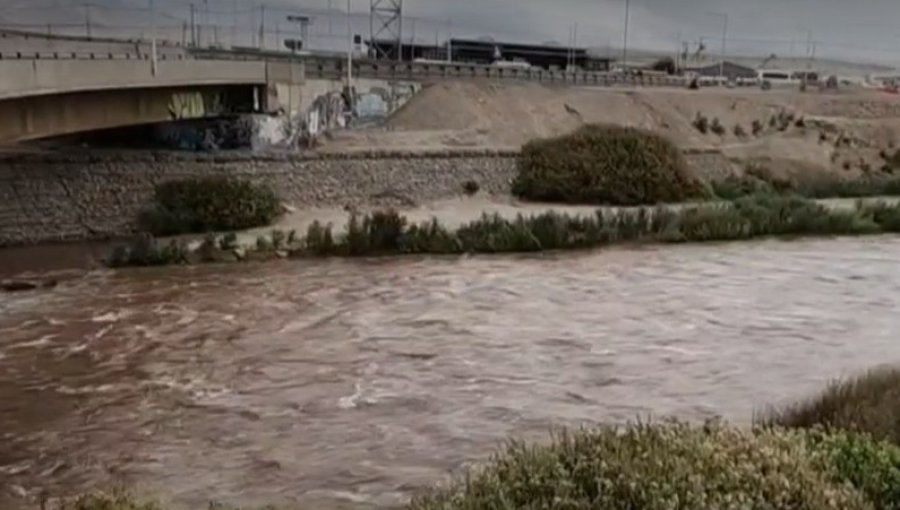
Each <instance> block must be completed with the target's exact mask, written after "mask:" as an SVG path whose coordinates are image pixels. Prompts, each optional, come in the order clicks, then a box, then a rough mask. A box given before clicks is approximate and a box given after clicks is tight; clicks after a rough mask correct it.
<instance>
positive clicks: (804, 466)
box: [410, 424, 871, 510]
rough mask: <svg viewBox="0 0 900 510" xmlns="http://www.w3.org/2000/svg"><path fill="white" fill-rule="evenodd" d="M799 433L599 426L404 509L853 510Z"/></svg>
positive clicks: (848, 493)
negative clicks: (752, 509)
mask: <svg viewBox="0 0 900 510" xmlns="http://www.w3.org/2000/svg"><path fill="white" fill-rule="evenodd" d="M810 451H811V449H810V446H809V445H808V444H807V441H806V435H805V434H804V433H795V432H782V431H773V430H763V431H756V432H750V431H742V430H738V429H733V428H728V427H722V426H718V425H711V426H706V427H699V428H695V427H689V426H686V425H679V424H675V425H661V426H634V427H628V428H626V429H615V428H611V427H601V428H599V429H597V430H595V431H584V432H578V433H574V434H567V435H562V436H561V437H559V438H557V439H556V440H555V441H554V442H553V443H552V444H550V445H547V446H529V445H525V444H522V443H514V444H512V445H511V446H510V447H509V448H508V449H506V450H505V451H503V452H502V453H500V454H499V455H497V456H496V457H495V458H494V459H493V460H492V461H490V462H489V463H488V464H487V465H486V466H484V467H483V468H479V469H476V470H474V471H472V472H471V473H470V474H469V475H468V476H467V478H466V479H465V480H464V481H462V482H460V483H457V484H454V485H452V486H450V487H448V488H444V489H439V490H436V491H434V492H432V493H431V494H428V495H425V496H424V497H421V498H419V499H416V500H414V501H413V502H412V504H411V505H410V506H411V508H412V509H413V510H457V509H458V510H463V509H473V510H474V509H479V510H494V509H496V510H501V509H502V510H506V509H511V508H521V509H526V508H527V509H538V508H540V509H547V510H556V509H558V510H563V509H566V510H569V509H592V510H608V509H609V510H613V509H615V510H663V509H666V510H668V509H673V508H677V509H682V510H708V509H713V508H715V509H744V508H771V509H787V508H790V509H795V510H801V509H809V510H813V509H816V510H823V509H843V510H850V509H863V508H871V506H869V503H868V502H867V501H866V498H865V497H864V495H863V494H862V493H861V492H860V491H858V490H856V489H854V487H853V486H852V485H850V484H848V483H845V482H844V481H843V480H841V479H840V477H838V476H833V475H832V471H831V470H830V468H828V467H827V466H826V468H825V469H823V468H822V466H823V463H822V462H820V461H819V460H818V458H817V457H814V456H812V455H810Z"/></svg>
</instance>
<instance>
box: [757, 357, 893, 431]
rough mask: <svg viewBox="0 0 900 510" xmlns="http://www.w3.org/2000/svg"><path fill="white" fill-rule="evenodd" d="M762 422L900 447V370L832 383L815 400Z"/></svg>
mask: <svg viewBox="0 0 900 510" xmlns="http://www.w3.org/2000/svg"><path fill="white" fill-rule="evenodd" d="M759 421H760V422H762V423H763V424H767V425H779V426H784V427H799V428H813V427H820V428H825V429H840V430H850V431H855V432H862V433H865V434H869V435H871V436H872V437H874V438H875V439H881V440H889V441H891V442H893V443H895V444H898V445H900V369H896V368H885V369H880V370H874V371H871V372H868V373H866V374H864V375H861V376H859V377H856V378H853V379H848V380H845V381H840V382H835V383H832V384H831V385H829V386H828V388H827V389H826V390H825V391H824V392H823V393H822V394H820V395H818V396H816V397H815V398H813V399H810V400H808V401H805V402H801V403H799V404H796V405H793V406H789V407H786V408H784V409H780V410H775V411H771V412H769V413H768V414H767V415H765V416H763V417H761V419H760V420H759Z"/></svg>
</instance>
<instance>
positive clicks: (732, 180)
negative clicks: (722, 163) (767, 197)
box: [710, 175, 774, 200]
mask: <svg viewBox="0 0 900 510" xmlns="http://www.w3.org/2000/svg"><path fill="white" fill-rule="evenodd" d="M710 187H711V188H712V192H713V194H714V195H715V196H716V197H718V198H721V199H723V200H734V199H737V198H741V197H746V196H748V195H755V194H758V193H772V192H774V190H773V189H772V186H771V185H770V184H769V183H767V182H765V181H763V180H761V179H759V178H757V177H754V176H752V175H742V176H737V175H729V176H728V177H726V178H724V179H719V180H715V181H712V182H711V183H710Z"/></svg>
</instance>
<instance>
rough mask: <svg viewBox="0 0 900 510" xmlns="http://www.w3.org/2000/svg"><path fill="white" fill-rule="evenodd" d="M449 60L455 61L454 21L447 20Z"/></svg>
mask: <svg viewBox="0 0 900 510" xmlns="http://www.w3.org/2000/svg"><path fill="white" fill-rule="evenodd" d="M447 62H448V63H452V62H453V21H452V20H449V19H448V20H447Z"/></svg>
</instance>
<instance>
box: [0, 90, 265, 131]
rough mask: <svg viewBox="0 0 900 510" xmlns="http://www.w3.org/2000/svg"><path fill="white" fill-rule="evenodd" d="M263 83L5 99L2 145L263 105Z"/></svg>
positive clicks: (0, 117) (0, 116) (0, 106)
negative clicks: (261, 84) (259, 84)
mask: <svg viewBox="0 0 900 510" xmlns="http://www.w3.org/2000/svg"><path fill="white" fill-rule="evenodd" d="M264 98H265V90H264V88H263V87H260V86H257V85H227V86H221V85H218V86H193V87H171V88H135V89H118V90H103V91H95V92H76V93H69V94H52V95H41V96H32V97H27V98H17V99H7V100H0V143H10V142H21V141H27V140H36V139H41V138H49V137H56V136H64V135H71V134H76V133H82V132H88V131H97V130H103V129H113V128H119V127H126V126H135V125H140V124H151V123H158V122H167V121H179V120H188V119H201V118H209V117H219V116H222V115H230V114H235V113H251V112H259V111H261V110H262V109H263V106H264V105H263V102H264Z"/></svg>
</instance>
